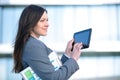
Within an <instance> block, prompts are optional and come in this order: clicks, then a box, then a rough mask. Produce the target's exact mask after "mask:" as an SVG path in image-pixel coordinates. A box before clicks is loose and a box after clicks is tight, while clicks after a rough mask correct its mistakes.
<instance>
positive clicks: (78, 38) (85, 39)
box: [74, 28, 92, 49]
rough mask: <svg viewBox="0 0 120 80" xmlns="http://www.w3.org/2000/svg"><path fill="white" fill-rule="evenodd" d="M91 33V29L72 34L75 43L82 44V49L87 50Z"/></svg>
mask: <svg viewBox="0 0 120 80" xmlns="http://www.w3.org/2000/svg"><path fill="white" fill-rule="evenodd" d="M91 32H92V29H91V28H89V29H86V30H83V31H79V32H76V33H74V41H75V43H80V42H82V44H83V47H82V49H84V48H88V47H89V43H90V38H91Z"/></svg>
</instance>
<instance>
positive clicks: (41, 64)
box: [24, 46, 79, 80]
mask: <svg viewBox="0 0 120 80" xmlns="http://www.w3.org/2000/svg"><path fill="white" fill-rule="evenodd" d="M33 49H34V50H33ZM28 53H29V54H28ZM61 60H62V62H63V65H62V66H61V67H60V68H59V69H58V70H56V71H55V70H54V67H53V65H52V63H51V62H50V61H49V58H48V55H47V52H46V49H45V48H41V47H39V46H34V48H33V47H32V48H30V49H29V50H27V54H26V55H24V62H26V63H27V64H28V65H29V66H30V67H31V68H32V69H33V71H34V72H35V73H36V74H37V75H38V76H39V77H40V78H42V80H68V79H69V77H70V76H71V75H72V74H73V73H74V72H76V71H77V70H78V69H79V66H78V64H77V62H76V61H75V60H74V59H72V58H69V59H68V58H67V57H65V56H64V55H63V57H62V59H61Z"/></svg>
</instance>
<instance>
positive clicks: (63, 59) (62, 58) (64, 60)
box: [61, 55, 69, 64]
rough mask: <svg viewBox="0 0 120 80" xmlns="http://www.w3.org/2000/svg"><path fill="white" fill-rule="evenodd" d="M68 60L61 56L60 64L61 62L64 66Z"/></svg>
mask: <svg viewBox="0 0 120 80" xmlns="http://www.w3.org/2000/svg"><path fill="white" fill-rule="evenodd" d="M68 59H69V58H68V57H66V56H65V55H63V56H62V57H61V62H62V64H64V63H65V62H66V61H67V60H68Z"/></svg>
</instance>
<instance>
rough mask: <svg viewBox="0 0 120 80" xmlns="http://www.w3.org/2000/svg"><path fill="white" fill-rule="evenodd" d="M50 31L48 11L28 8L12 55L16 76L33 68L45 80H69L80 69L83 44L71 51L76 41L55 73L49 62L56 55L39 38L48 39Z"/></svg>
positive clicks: (20, 25)
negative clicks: (46, 37)
mask: <svg viewBox="0 0 120 80" xmlns="http://www.w3.org/2000/svg"><path fill="white" fill-rule="evenodd" d="M48 27H49V24H48V16H47V11H46V10H45V9H44V8H42V7H40V6H37V5H29V6H27V7H26V8H25V9H24V10H23V12H22V14H21V16H20V19H19V25H18V32H17V36H16V40H15V45H14V52H13V58H14V69H13V70H14V71H15V73H19V72H21V71H22V70H23V69H25V68H27V67H28V66H30V67H31V68H32V69H33V71H34V72H35V73H36V74H37V75H38V76H39V77H40V78H41V79H42V80H67V79H69V77H70V76H71V75H72V74H73V73H74V72H76V71H77V70H78V69H79V66H78V64H77V60H78V59H79V56H80V54H81V47H82V43H77V44H75V45H74V48H73V51H71V49H72V43H73V41H74V40H70V41H69V42H68V44H67V47H66V50H65V54H63V56H62V58H61V62H62V66H60V67H59V68H58V69H57V70H55V69H54V66H53V64H52V63H51V62H50V58H49V55H50V54H51V53H52V52H53V51H52V50H51V49H50V48H48V47H47V46H46V45H45V44H44V43H43V42H42V41H40V40H38V38H39V37H40V36H46V35H47V29H48Z"/></svg>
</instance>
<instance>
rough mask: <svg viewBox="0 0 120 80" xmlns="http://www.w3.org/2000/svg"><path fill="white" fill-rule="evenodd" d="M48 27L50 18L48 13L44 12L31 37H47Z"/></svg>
mask: <svg viewBox="0 0 120 80" xmlns="http://www.w3.org/2000/svg"><path fill="white" fill-rule="evenodd" d="M48 26H49V24H48V16H47V13H46V12H44V13H43V15H42V16H41V18H40V20H39V21H38V22H37V24H36V26H35V27H34V28H33V30H32V32H31V35H32V36H33V37H36V38H39V37H40V36H46V35H47V29H48Z"/></svg>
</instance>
